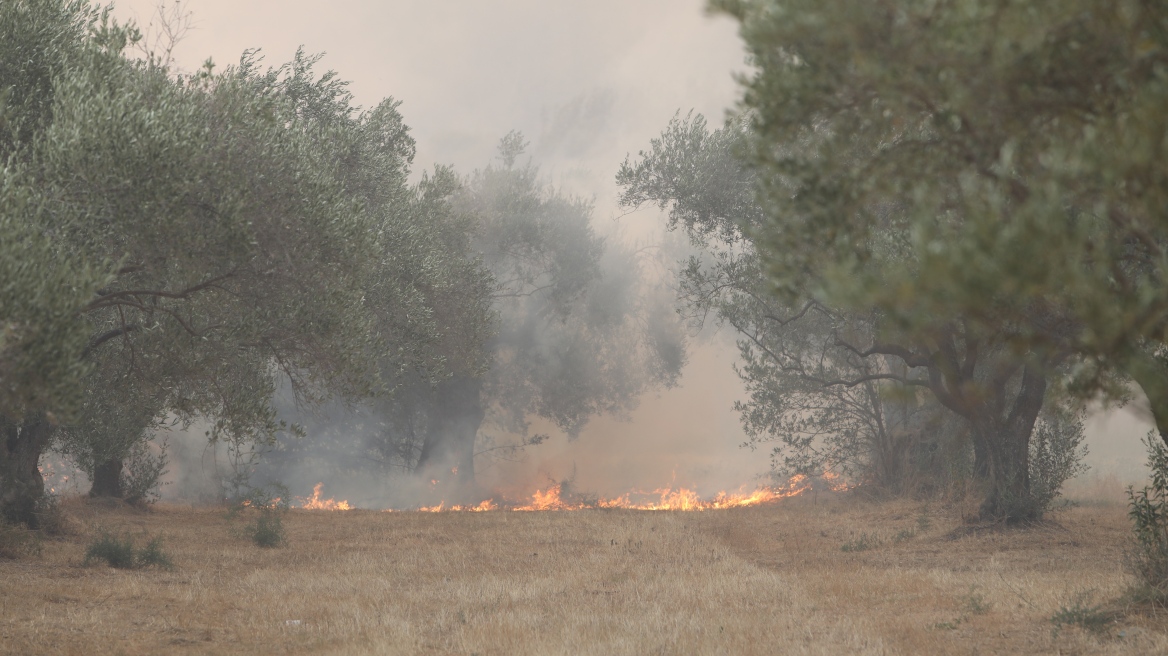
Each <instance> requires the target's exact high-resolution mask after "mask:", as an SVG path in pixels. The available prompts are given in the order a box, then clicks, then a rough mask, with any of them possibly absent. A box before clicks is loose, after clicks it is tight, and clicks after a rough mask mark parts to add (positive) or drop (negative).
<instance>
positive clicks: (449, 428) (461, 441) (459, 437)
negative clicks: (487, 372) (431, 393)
mask: <svg viewBox="0 0 1168 656" xmlns="http://www.w3.org/2000/svg"><path fill="white" fill-rule="evenodd" d="M484 417H486V412H485V411H484V410H483V407H482V381H480V380H478V379H477V378H466V377H455V378H452V379H450V380H448V381H446V382H444V383H442V384H441V385H439V387H438V391H437V394H436V396H435V404H434V409H433V414H432V416H431V421H430V426H429V430H428V431H427V433H426V438H425V440H424V441H423V442H422V451H421V454H420V455H419V457H418V467H417V468H418V471H431V472H433V471H434V470H436V469H437V468H439V467H440V468H442V469H443V470H445V471H450V470H454V471H452V472H451V473H453V474H454V476H455V479H456V480H457V481H458V482H459V484H461V485H473V484H474V480H475V476H474V446H475V438H476V437H478V432H479V427H480V426H482V423H483V419H484ZM443 475H445V474H443Z"/></svg>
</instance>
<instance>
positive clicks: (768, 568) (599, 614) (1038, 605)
mask: <svg viewBox="0 0 1168 656" xmlns="http://www.w3.org/2000/svg"><path fill="white" fill-rule="evenodd" d="M66 513H67V514H68V515H69V516H70V517H71V519H72V523H73V525H74V534H73V535H71V536H69V537H67V538H62V539H56V540H46V541H45V542H44V544H43V549H42V553H41V555H40V556H39V557H27V558H22V559H18V560H5V561H0V650H2V651H3V652H5V653H21V654H38V653H43V654H70V653H72V654H157V653H193V654H232V653H243V654H254V653H281V654H282V653H328V654H333V653H335V654H484V655H485V654H845V653H855V654H915V653H919V654H978V653H980V654H1007V653H1018V654H1042V653H1046V654H1120V653H1124V654H1154V653H1166V654H1168V617H1166V616H1165V615H1164V614H1163V611H1161V613H1160V614H1158V615H1157V614H1156V613H1154V612H1153V611H1151V610H1147V609H1144V610H1141V609H1138V608H1133V607H1125V606H1124V604H1123V602H1122V599H1123V595H1124V592H1125V589H1126V588H1127V586H1128V585H1129V584H1130V579H1129V578H1128V576H1127V575H1126V574H1125V573H1124V571H1123V568H1122V565H1121V562H1122V554H1123V551H1124V549H1125V548H1126V544H1127V542H1126V541H1127V539H1128V535H1129V527H1128V523H1127V519H1126V517H1125V515H1124V508H1123V507H1122V506H1120V505H1115V504H1113V505H1098V506H1083V507H1078V508H1071V509H1066V510H1063V511H1060V512H1059V513H1057V514H1056V515H1055V516H1054V518H1053V520H1052V521H1050V522H1048V523H1047V524H1045V525H1043V526H1040V527H1037V528H1031V529H1028V530H999V529H982V530H971V529H970V528H968V527H967V526H966V525H964V524H962V522H961V517H960V510H959V509H957V508H938V507H933V508H928V507H926V506H924V505H923V504H920V503H911V502H884V503H876V502H871V501H866V500H863V499H861V498H858V497H856V496H854V495H838V496H834V497H832V498H827V497H825V496H824V495H820V496H819V497H818V498H811V497H800V498H796V499H790V500H787V501H785V502H782V503H780V504H777V505H772V506H768V507H757V508H746V509H739V510H725V511H708V512H691V513H681V512H639V511H624V510H612V511H607V510H603V511H580V512H560V513H516V512H492V513H473V514H472V513H444V514H422V513H378V512H372V511H348V512H324V511H292V512H291V513H290V515H289V516H288V517H287V518H286V520H285V522H286V526H287V531H288V538H289V544H288V545H287V546H285V547H281V548H277V549H260V548H258V547H256V546H254V545H253V544H251V543H250V542H248V541H247V540H245V539H243V538H240V537H238V536H237V535H233V533H232V531H231V530H230V525H229V522H228V520H227V519H225V517H224V512H223V511H222V510H219V509H206V508H189V507H177V506H158V507H155V508H153V509H151V510H150V511H140V510H134V509H130V508H115V509H110V508H103V507H98V506H95V505H89V504H86V503H84V502H83V501H81V500H75V501H71V502H68V503H67V504H66ZM103 529H104V530H106V531H119V532H130V533H131V534H133V535H139V536H142V535H146V534H149V535H151V536H162V537H163V539H164V540H165V542H164V547H165V550H166V552H167V553H168V554H169V555H170V556H171V557H172V558H173V560H174V562H175V564H176V568H175V569H173V570H171V571H166V570H160V569H154V568H151V569H143V570H118V569H112V568H110V567H108V566H106V565H104V564H102V565H96V566H88V567H87V566H84V565H83V556H84V553H85V549H86V545H87V544H88V543H89V542H90V541H91V540H92V539H93V536H95V535H97V534H98V532H99V531H101V530H103ZM139 542H142V540H141V539H140V540H139ZM1076 603H1078V605H1079V607H1080V608H1089V607H1092V606H1094V605H1100V604H1101V605H1102V606H1103V609H1102V610H1103V611H1118V613H1119V617H1118V619H1116V620H1113V621H1111V622H1110V623H1108V624H1107V625H1105V626H1103V627H1102V630H1100V631H1097V632H1092V631H1089V630H1087V629H1084V628H1082V627H1080V626H1078V625H1074V624H1072V625H1066V626H1062V627H1061V628H1060V627H1058V626H1056V624H1054V623H1052V622H1051V617H1052V616H1053V615H1055V614H1056V613H1058V612H1059V611H1060V609H1061V608H1064V607H1074V606H1075V604H1076ZM290 620H293V621H292V622H290ZM294 620H298V622H296V621H294Z"/></svg>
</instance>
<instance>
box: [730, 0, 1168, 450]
mask: <svg viewBox="0 0 1168 656" xmlns="http://www.w3.org/2000/svg"><path fill="white" fill-rule="evenodd" d="M711 7H712V8H714V9H716V10H718V11H721V12H725V13H728V14H730V15H731V16H733V17H734V18H736V19H737V20H738V21H739V22H740V25H741V34H742V37H743V39H744V41H745V43H746V45H747V48H748V49H749V52H750V53H751V59H752V62H753V64H754V72H753V73H752V74H751V75H749V76H748V77H747V78H745V79H744V80H743V81H744V85H745V88H744V94H743V97H742V109H743V111H744V113H745V114H746V115H748V116H749V117H750V121H751V125H752V130H751V133H752V135H753V138H752V140H751V144H750V145H749V146H748V147H747V148H746V149H745V151H744V152H745V153H746V156H747V157H748V159H749V160H750V161H751V162H752V164H753V165H754V166H756V167H758V168H759V170H762V171H766V172H767V175H766V176H765V183H764V185H763V189H762V197H763V198H764V204H765V208H766V213H767V216H768V218H767V220H766V221H764V222H763V223H762V224H761V225H759V226H758V228H757V230H756V232H755V233H754V234H755V235H756V236H757V238H758V239H759V240H760V241H761V242H763V243H765V244H766V245H767V248H766V256H765V257H766V262H767V266H768V270H769V272H770V273H771V275H772V279H773V280H774V281H775V282H776V283H777V284H778V285H779V286H780V287H781V288H782V289H785V290H787V291H788V292H789V291H791V290H792V289H795V288H804V289H805V288H807V284H805V283H807V281H813V282H812V283H811V284H812V286H813V287H814V288H815V293H816V294H817V295H819V296H821V297H823V298H831V299H833V301H835V302H839V303H845V304H850V305H859V306H873V305H874V306H878V307H880V308H881V309H882V310H883V311H885V312H887V313H889V315H890V316H892V317H895V318H896V320H897V321H899V322H902V323H904V324H911V325H917V326H920V325H925V324H928V323H929V322H931V321H933V320H934V318H935V317H937V316H955V315H958V314H960V315H962V316H966V317H968V318H969V319H970V320H971V321H978V322H983V323H988V324H991V325H992V324H999V325H1000V324H1002V323H1003V322H1007V323H1008V324H1009V325H1010V326H1012V331H1013V333H1012V335H1011V340H1010V341H1011V343H1012V344H1013V345H1014V348H1018V349H1022V350H1031V349H1037V350H1041V351H1045V352H1052V351H1054V352H1064V351H1065V352H1073V353H1075V354H1076V355H1077V356H1078V360H1077V365H1076V374H1077V383H1078V388H1079V390H1080V391H1081V392H1082V393H1084V394H1091V393H1094V392H1096V391H1098V390H1100V389H1102V390H1104V391H1106V392H1108V393H1110V394H1111V395H1113V396H1120V397H1122V396H1123V394H1124V390H1123V388H1122V386H1118V387H1117V386H1116V385H1115V380H1114V379H1113V378H1111V377H1110V376H1109V375H1108V372H1114V371H1118V372H1120V373H1122V374H1126V375H1128V376H1131V377H1133V378H1134V379H1135V380H1136V381H1137V382H1138V383H1139V384H1140V385H1141V386H1142V387H1143V388H1144V391H1145V392H1146V393H1147V396H1148V398H1149V400H1150V402H1151V405H1152V410H1153V413H1154V414H1155V415H1156V418H1157V424H1158V425H1159V426H1160V428H1161V432H1162V433H1163V432H1164V429H1165V428H1166V427H1168V405H1166V404H1168V386H1166V385H1165V382H1166V381H1168V378H1166V374H1165V371H1166V369H1165V366H1164V362H1163V361H1162V353H1163V344H1164V340H1165V329H1166V328H1168V323H1166V322H1165V320H1166V317H1168V314H1166V311H1168V304H1166V301H1168V296H1165V285H1164V284H1163V280H1164V278H1163V276H1164V271H1165V268H1164V267H1165V264H1166V260H1165V257H1166V255H1165V248H1164V247H1165V244H1166V243H1168V233H1166V232H1165V230H1166V224H1165V222H1164V217H1163V214H1164V207H1165V204H1166V200H1168V199H1166V197H1165V193H1168V192H1166V191H1165V190H1166V189H1168V185H1166V184H1165V183H1166V182H1168V178H1166V172H1165V171H1166V170H1165V166H1164V162H1165V158H1164V149H1165V146H1166V141H1165V139H1166V134H1168V131H1166V128H1168V102H1165V101H1166V100H1168V81H1166V78H1165V71H1166V68H1165V66H1166V63H1168V11H1165V10H1166V9H1168V7H1166V6H1165V5H1164V3H1162V2H1154V1H1153V2H1120V3H1110V2H1101V1H1099V0H1075V1H1072V2H1058V3H1039V4H1034V3H979V2H909V3H896V4H888V3H884V4H881V3H865V2H858V1H851V0H833V1H831V2H802V1H798V0H794V1H787V0H715V1H714V2H712V3H711ZM890 227H892V228H895V230H893V231H892V232H890V231H889V230H888V228H890ZM891 234H895V235H899V236H900V238H898V239H889V238H888V236H889V235H891ZM800 281H802V282H800Z"/></svg>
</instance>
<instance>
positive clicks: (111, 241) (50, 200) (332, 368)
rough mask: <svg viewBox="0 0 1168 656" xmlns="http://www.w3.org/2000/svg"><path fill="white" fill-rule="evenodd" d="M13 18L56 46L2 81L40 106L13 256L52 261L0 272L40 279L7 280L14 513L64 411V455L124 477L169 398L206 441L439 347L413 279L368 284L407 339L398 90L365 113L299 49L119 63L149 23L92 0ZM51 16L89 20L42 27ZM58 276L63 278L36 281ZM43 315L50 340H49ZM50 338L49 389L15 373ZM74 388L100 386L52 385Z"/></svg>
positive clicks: (21, 185) (388, 296) (253, 427)
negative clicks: (47, 288) (209, 59)
mask: <svg viewBox="0 0 1168 656" xmlns="http://www.w3.org/2000/svg"><path fill="white" fill-rule="evenodd" d="M28 7H33V8H35V9H37V11H25V9H27V8H28ZM40 10H44V11H40ZM22 12H23V13H22ZM13 16H15V18H13ZM0 19H2V20H0V25H4V26H7V27H12V28H13V29H14V30H16V31H18V32H20V34H21V35H22V36H23V35H24V34H26V33H27V34H31V35H40V37H37V38H42V39H43V41H42V42H40V43H39V45H38V44H36V43H34V44H33V46H30V49H26V50H27V52H25V51H19V52H16V54H13V56H25V55H26V54H28V52H31V53H32V54H33V55H37V56H40V57H41V58H42V59H47V60H49V61H48V62H47V63H46V62H44V61H41V60H37V59H36V58H35V57H34V59H33V60H32V62H31V63H28V62H21V65H20V66H14V65H12V63H11V62H9V63H8V64H5V65H6V66H7V68H3V67H2V66H0V70H18V71H24V70H26V69H27V70H34V71H36V70H42V69H43V70H45V71H48V72H47V73H45V74H44V75H43V76H42V77H40V78H37V79H36V81H37V83H36V84H23V83H22V82H21V79H20V76H19V75H15V76H14V77H13V78H11V79H13V80H15V81H16V82H21V83H20V84H4V82H6V81H7V80H0V86H3V87H5V89H6V92H5V93H6V95H5V101H6V103H7V106H8V107H9V108H16V109H8V110H6V115H13V114H14V113H15V114H19V113H20V112H25V113H26V114H27V113H29V112H30V111H31V110H27V108H29V107H33V108H38V109H39V110H40V111H41V113H40V114H35V112H33V114H35V115H34V116H33V118H23V119H21V121H22V122H21V123H20V126H24V127H27V129H23V130H10V131H9V132H7V133H6V134H8V135H9V138H10V143H11V144H12V145H11V149H10V156H9V159H8V162H9V165H8V169H6V171H5V176H6V179H5V180H6V185H5V187H4V189H5V196H4V199H3V202H4V203H5V205H6V206H9V207H15V208H20V210H21V211H19V212H14V213H13V214H8V213H6V214H5V216H4V225H5V230H6V231H9V232H8V233H9V234H25V235H28V238H27V239H24V240H23V242H21V246H22V247H23V248H24V249H25V251H27V253H28V254H29V255H30V257H29V258H27V259H24V258H20V259H15V260H14V263H10V262H9V261H8V260H7V259H6V260H5V263H4V265H3V266H13V267H15V268H16V269H18V270H21V267H29V269H28V271H30V272H37V270H36V269H34V268H33V267H40V268H41V271H43V272H44V273H43V274H40V275H44V279H43V280H36V279H35V278H34V275H33V274H32V273H21V275H19V276H14V277H13V278H11V279H6V281H5V284H6V285H8V284H9V280H11V281H13V283H18V282H21V281H24V282H27V283H29V284H27V285H26V286H23V287H14V286H8V287H5V291H4V293H5V294H6V295H8V296H11V297H12V298H13V299H14V300H13V301H11V302H10V301H7V300H6V302H5V306H4V309H3V313H2V316H3V317H4V321H5V324H4V325H5V330H6V333H5V341H4V346H5V347H6V348H5V351H4V354H5V359H4V362H5V363H6V364H5V369H4V371H3V373H4V375H5V380H4V383H5V389H6V390H8V389H12V390H16V392H17V393H16V394H14V395H11V396H9V395H6V398H5V401H6V403H5V407H4V408H3V416H4V420H3V422H2V424H3V426H4V430H5V434H6V437H7V438H8V439H6V440H5V446H6V448H7V449H8V452H7V455H6V456H5V462H6V463H13V464H12V466H11V467H7V466H6V467H5V470H4V472H3V474H4V478H3V480H0V488H2V491H0V493H2V495H3V496H2V499H3V501H4V508H3V510H4V513H5V515H6V516H8V517H9V518H10V519H16V520H21V521H26V522H33V521H35V517H34V516H32V515H31V514H30V513H31V507H32V505H31V504H33V503H35V500H36V498H37V497H39V495H40V489H39V487H40V485H39V475H38V474H37V472H36V461H37V459H38V458H39V455H40V453H41V451H43V449H44V448H45V447H46V446H47V444H48V441H49V439H50V438H51V437H52V433H53V432H54V430H55V424H56V422H57V421H59V422H61V423H63V425H64V430H62V431H61V432H60V435H59V437H60V438H61V439H60V445H61V447H62V448H63V449H64V450H65V451H67V452H68V453H71V454H74V455H82V460H83V461H86V462H89V463H90V464H91V465H92V466H93V468H94V471H93V473H94V474H95V475H98V473H99V472H106V473H107V474H108V475H110V476H116V475H117V470H118V468H119V466H120V458H121V457H124V455H125V448H126V447H127V445H132V444H134V443H135V442H136V441H138V440H140V439H141V437H142V436H144V435H145V434H146V433H147V432H148V431H147V428H148V427H149V425H150V423H151V422H154V421H157V420H158V418H159V417H160V416H162V415H164V414H165V415H168V416H171V417H174V418H178V419H179V420H186V421H190V420H193V419H196V418H198V419H204V420H206V421H208V422H209V424H210V427H211V428H210V431H209V433H210V436H211V438H212V439H232V440H268V439H271V437H272V436H273V435H274V434H275V433H276V432H278V431H279V430H281V429H282V428H283V427H284V425H283V424H282V423H281V421H280V420H279V418H278V417H277V416H276V414H275V411H274V409H273V408H272V405H271V403H270V401H271V397H272V393H273V391H274V390H275V388H276V386H277V384H278V381H279V380H281V379H283V380H285V381H289V384H290V387H291V389H292V390H293V392H294V394H295V395H296V397H297V399H299V400H301V401H303V402H307V403H312V402H319V401H321V400H323V399H325V398H329V397H331V396H334V395H341V396H368V395H370V394H373V393H375V392H376V391H377V390H379V389H381V388H382V387H384V384H383V378H382V376H381V374H380V372H379V371H378V363H384V362H397V363H399V366H407V365H408V364H409V363H411V362H419V361H421V360H423V359H425V358H431V359H433V356H432V355H430V354H428V353H426V352H424V348H423V345H424V344H426V343H427V342H429V341H431V340H433V339H434V336H433V335H432V334H430V332H429V327H428V325H427V324H426V323H425V322H421V323H414V322H413V320H412V319H411V318H410V317H413V316H414V315H415V313H414V312H412V310H411V308H412V307H418V304H419V303H420V301H419V300H418V299H417V298H410V297H409V294H410V289H409V287H410V285H409V284H407V283H408V282H409V281H406V282H405V283H402V284H399V285H398V286H397V287H398V289H397V291H391V290H389V289H388V288H385V289H384V293H383V294H382V296H381V297H380V299H377V300H378V302H381V303H385V304H388V308H386V307H379V308H378V310H379V311H380V312H381V314H382V316H385V315H394V314H397V315H401V316H404V317H405V318H404V319H401V320H400V321H399V322H398V325H409V326H410V327H411V328H412V329H413V330H412V332H409V333H408V334H400V335H399V334H387V333H385V332H379V326H381V325H384V324H381V323H379V320H378V315H377V313H376V312H374V311H373V308H372V304H373V302H374V301H373V299H371V298H370V296H369V293H370V291H371V288H373V287H375V286H376V284H377V283H375V282H374V281H375V280H383V277H382V276H381V275H380V271H381V270H382V267H383V264H384V262H383V260H384V257H385V249H388V248H389V247H390V244H389V243H387V242H386V241H385V239H383V237H384V236H385V235H387V234H400V233H402V232H403V230H396V229H394V230H390V229H388V228H387V227H386V226H387V223H393V221H394V216H395V215H394V211H393V210H392V207H394V206H395V205H396V203H397V200H398V199H401V198H404V197H405V196H406V195H407V192H406V191H405V190H404V189H403V187H404V180H405V175H406V173H405V171H406V169H405V166H404V163H403V162H404V161H406V160H408V159H409V158H410V157H412V141H409V139H408V137H407V136H406V134H405V129H404V126H403V125H401V122H400V120H399V119H400V117H399V116H397V114H396V111H395V109H394V107H395V105H394V103H393V102H392V101H387V102H386V103H384V104H382V105H380V106H378V107H377V108H375V109H374V110H371V111H370V112H366V113H361V112H358V111H357V109H356V108H355V107H353V106H352V104H351V98H350V96H349V95H348V94H347V92H346V91H345V87H344V84H343V83H342V82H340V81H339V80H337V79H336V77H335V75H334V74H331V73H329V74H325V75H323V76H316V75H314V74H313V73H312V63H313V61H314V60H313V59H312V58H311V57H306V56H304V55H303V54H302V53H299V54H298V55H297V57H296V59H295V60H294V61H293V62H292V63H291V64H289V65H287V66H284V67H278V68H275V69H270V70H266V71H265V70H262V69H261V68H260V66H259V62H258V59H257V58H256V57H255V56H254V55H251V54H248V55H245V57H244V58H243V60H242V61H241V64H240V65H239V66H237V67H232V68H229V69H227V70H226V71H224V72H222V73H215V72H214V71H213V70H212V69H211V67H210V66H208V67H207V68H206V69H204V70H203V71H200V72H199V73H196V74H195V75H192V76H175V75H172V74H171V73H170V72H169V71H167V70H166V69H165V68H164V67H162V66H160V65H159V64H158V63H157V62H156V61H153V60H150V61H133V60H130V59H128V58H126V57H125V56H124V55H123V54H122V53H123V51H124V49H125V47H126V45H127V44H128V43H132V42H133V40H134V39H135V38H136V32H135V31H134V30H133V29H132V28H130V27H125V26H119V25H116V24H114V23H112V22H111V21H109V19H108V16H103V15H100V14H96V13H94V12H92V11H91V10H89V9H88V7H87V6H86V5H84V4H81V3H67V2H53V1H52V0H37V1H32V0H30V1H29V2H27V3H25V2H18V3H15V4H10V3H6V4H5V5H4V6H3V7H2V8H0ZM52 20H57V21H58V22H59V23H61V24H62V25H66V26H74V27H75V28H76V29H73V30H72V31H68V30H63V29H56V28H53V29H50V28H46V27H44V26H43V25H41V24H40V23H38V21H50V22H51V21H52ZM25 23H28V24H27V25H26V24H25ZM62 35H64V36H62ZM62 40H64V42H63V43H58V42H60V41H62ZM38 48H39V49H38ZM70 48H72V50H74V51H75V54H74V55H73V56H71V58H69V59H67V60H66V61H64V62H57V60H56V59H54V58H55V57H57V55H58V53H59V52H61V51H62V49H65V50H69V49H70ZM33 93H36V94H47V97H45V98H39V99H37V100H36V101H35V102H34V101H33V100H30V99H29V98H28V97H27V96H26V94H33ZM28 126H31V127H28ZM10 190H11V191H10ZM9 225H11V226H12V228H11V229H9V227H8V226H9ZM406 232H408V231H406ZM421 239H424V237H418V238H416V239H415V241H420V240H421ZM4 248H6V249H8V248H15V244H13V245H11V246H10V244H9V243H8V242H7V241H6V242H5V245H4ZM38 249H39V251H38ZM40 251H46V252H51V253H52V255H53V257H54V258H55V259H56V260H58V261H65V262H69V263H72V264H71V265H69V266H65V265H52V266H48V267H47V268H46V261H47V260H46V259H44V258H42V259H36V258H34V257H31V256H32V255H36V254H37V253H38V252H40ZM54 267H55V268H54ZM90 272H92V274H91V273H90ZM37 273H39V272H37ZM66 275H68V276H72V277H73V283H72V284H69V283H67V282H65V283H63V284H61V285H60V289H58V290H55V291H54V294H55V296H50V297H49V299H48V300H45V299H42V298H38V296H37V294H39V293H40V290H42V289H43V288H42V287H41V286H40V285H42V284H44V283H51V282H54V281H61V280H62V279H63V276H66ZM54 276H55V277H54ZM415 296H416V295H415ZM411 304H413V305H411ZM10 308H11V309H10ZM21 311H23V312H27V315H26V316H22V315H21V314H19V312H21ZM46 313H50V314H52V320H51V321H49V322H47V323H46V325H47V326H48V328H49V329H51V330H52V331H55V336H51V337H53V341H52V342H51V343H47V344H46V345H44V346H42V345H41V342H40V341H38V340H42V339H43V338H44V337H45V336H48V333H46V332H44V331H41V330H38V323H37V322H42V323H44V322H43V321H42V320H43V319H44V318H45V316H46ZM10 317H11V318H10ZM10 345H11V346H10ZM37 349H40V351H38V350H37ZM38 352H39V353H41V354H42V355H43V354H45V353H51V354H53V356H54V357H57V358H60V360H59V362H60V364H59V365H53V366H57V367H58V369H56V370H54V369H52V368H50V367H46V368H44V369H42V370H41V373H42V374H58V373H60V375H59V376H58V377H57V378H56V379H54V380H50V381H48V382H47V383H45V384H43V385H41V384H39V383H36V381H32V383H34V384H29V382H27V381H25V380H22V379H21V378H20V376H22V375H23V376H26V377H27V374H26V373H22V372H27V371H28V370H29V368H28V366H27V365H24V364H23V362H24V361H25V360H27V361H29V362H35V359H34V358H36V357H38V355H37V354H38ZM22 359H23V360H22ZM8 362H13V363H15V364H14V365H12V366H9V365H8V364H7V363H8ZM49 364H53V363H52V362H49ZM9 371H12V372H13V373H11V374H10V373H9ZM10 376H11V377H10ZM67 384H72V385H73V387H72V388H71V389H74V390H76V389H77V385H82V386H87V387H88V391H87V393H86V394H84V395H76V394H74V395H69V398H68V399H65V398H64V395H62V394H56V395H54V394H52V392H53V391H54V390H58V391H59V390H63V389H67ZM38 385H39V386H38ZM9 399H11V400H9ZM63 408H72V409H73V410H74V412H71V413H69V414H67V415H66V414H63V413H62V416H57V413H60V412H61V409H63ZM80 413H86V415H87V416H79V414H80ZM54 418H55V419H54ZM123 431H124V432H123ZM99 456H100V457H99ZM103 459H104V461H103ZM106 465H110V466H108V467H107V466H106ZM100 489H101V486H100V485H99V490H98V491H100ZM109 489H113V490H115V491H116V482H115V483H110V487H109Z"/></svg>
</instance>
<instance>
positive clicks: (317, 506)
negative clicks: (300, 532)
mask: <svg viewBox="0 0 1168 656" xmlns="http://www.w3.org/2000/svg"><path fill="white" fill-rule="evenodd" d="M323 487H324V483H317V484H316V485H314V486H313V487H312V496H311V497H309V498H304V497H296V498H297V499H298V500H299V501H300V507H301V508H304V509H305V510H352V509H353V506H350V505H349V502H348V501H337V500H336V499H321V498H320V490H321V488H323Z"/></svg>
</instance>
